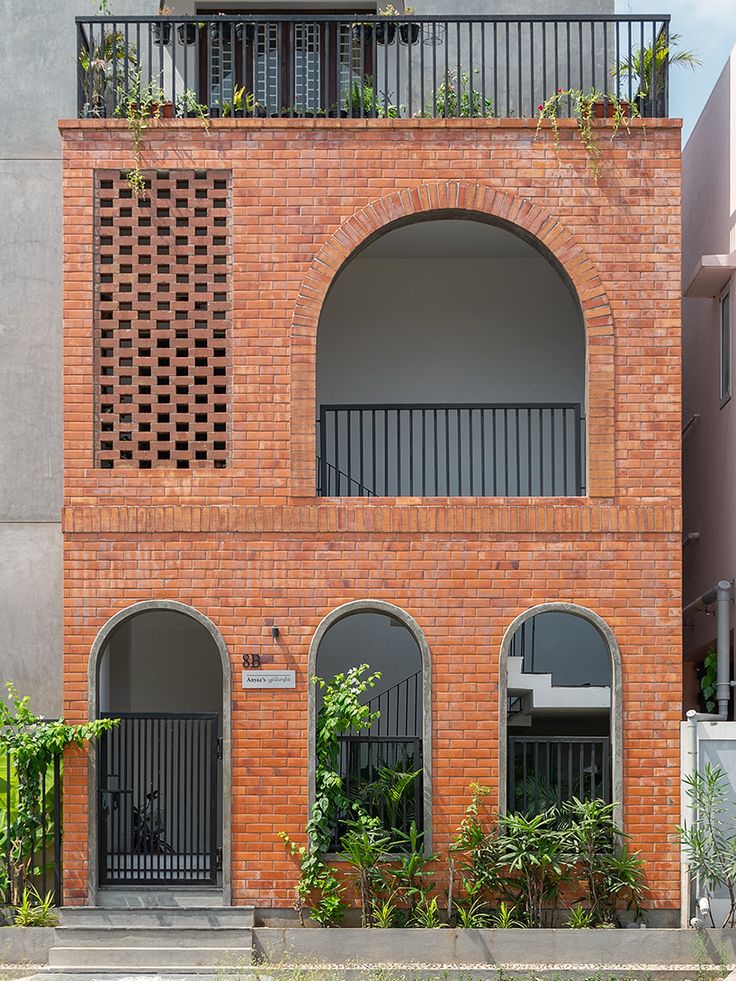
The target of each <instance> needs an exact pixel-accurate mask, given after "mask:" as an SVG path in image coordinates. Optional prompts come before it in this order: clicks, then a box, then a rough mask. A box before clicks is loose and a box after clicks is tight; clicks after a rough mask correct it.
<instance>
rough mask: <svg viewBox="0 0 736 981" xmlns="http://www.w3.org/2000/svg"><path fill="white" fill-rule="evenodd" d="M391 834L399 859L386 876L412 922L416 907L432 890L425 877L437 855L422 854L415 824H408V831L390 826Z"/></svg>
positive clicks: (421, 837) (421, 835) (419, 836)
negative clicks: (391, 882) (401, 900)
mask: <svg viewBox="0 0 736 981" xmlns="http://www.w3.org/2000/svg"><path fill="white" fill-rule="evenodd" d="M391 834H392V836H393V847H394V849H395V851H396V852H397V853H398V857H397V859H396V864H395V865H391V867H389V868H388V869H387V873H386V874H387V875H388V877H389V878H390V879H391V880H392V881H393V887H394V890H395V891H396V892H397V893H398V894H399V895H400V896H401V897H402V899H403V901H404V906H405V907H406V910H407V918H408V919H411V917H412V916H413V914H414V911H415V909H416V907H417V905H419V903H421V901H422V899H423V898H424V897H425V896H426V895H427V893H428V892H431V891H432V889H433V888H434V885H435V884H434V882H430V881H428V880H427V878H426V876H427V874H428V867H429V866H430V865H433V864H435V863H436V862H437V859H438V858H439V856H438V854H437V853H436V852H430V853H426V852H425V851H424V844H423V839H424V834H423V833H422V832H421V831H418V830H417V825H416V821H412V822H411V824H410V825H409V830H408V831H407V832H402V831H399V830H397V829H395V828H394V827H393V826H392V830H391Z"/></svg>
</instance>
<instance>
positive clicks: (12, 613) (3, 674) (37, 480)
mask: <svg viewBox="0 0 736 981" xmlns="http://www.w3.org/2000/svg"><path fill="white" fill-rule="evenodd" d="M114 6H115V11H116V13H119V14H132V13H147V12H148V13H150V12H152V11H153V10H154V9H155V7H156V4H155V3H153V2H151V0H116V2H115V5H114ZM93 8H94V4H92V3H87V2H86V0H85V2H84V3H80V0H57V2H55V3H53V4H51V5H44V6H36V5H34V4H28V3H25V2H23V0H2V3H1V4H0V19H1V20H2V24H3V30H2V32H0V65H2V66H3V72H4V76H5V78H7V79H11V78H12V79H13V84H12V85H6V86H3V87H2V88H0V115H1V116H2V119H3V139H2V146H0V214H2V216H3V220H2V224H1V225H0V227H1V229H2V231H1V232H0V554H1V555H2V559H3V561H2V562H0V684H2V683H4V682H5V681H13V682H14V683H15V685H16V686H17V688H18V689H19V691H20V692H21V693H22V694H29V695H30V696H31V704H32V707H33V708H34V709H35V710H36V711H37V712H39V713H41V714H44V715H49V716H52V715H58V714H59V712H60V711H61V655H62V638H61V528H60V518H61V496H62V487H61V416H62V413H61V140H60V138H59V133H58V129H57V121H58V119H59V118H67V117H69V116H74V115H76V43H75V30H74V17H75V16H76V15H78V14H83V13H85V12H89V13H92V12H94V10H93Z"/></svg>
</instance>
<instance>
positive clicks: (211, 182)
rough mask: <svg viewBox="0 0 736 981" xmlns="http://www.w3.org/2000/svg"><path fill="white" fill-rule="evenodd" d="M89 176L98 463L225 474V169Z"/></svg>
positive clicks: (228, 292) (228, 267)
mask: <svg viewBox="0 0 736 981" xmlns="http://www.w3.org/2000/svg"><path fill="white" fill-rule="evenodd" d="M146 184H147V189H146V192H145V194H144V195H143V196H142V197H141V198H140V199H139V200H138V201H136V200H135V198H134V197H133V195H132V192H131V190H130V188H129V187H128V184H127V182H126V179H125V175H124V174H121V173H120V172H119V171H97V172H96V175H95V194H96V197H95V200H96V215H95V291H96V295H95V325H94V330H95V356H96V369H95V370H96V383H95V388H96V392H95V395H96V398H95V421H96V426H95V441H96V459H97V464H98V466H100V467H105V468H108V469H109V468H113V467H115V468H117V467H135V468H140V469H148V468H151V467H173V468H179V469H188V468H190V467H225V466H226V465H227V462H228V456H229V451H230V433H229V415H230V402H229V397H230V391H229V371H230V362H229V329H230V314H231V302H232V300H231V283H230V277H231V260H230V254H231V228H230V211H231V209H230V173H229V172H228V171H213V170H207V171H199V170H171V171H158V172H155V173H148V174H146Z"/></svg>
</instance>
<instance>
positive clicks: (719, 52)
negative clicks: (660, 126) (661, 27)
mask: <svg viewBox="0 0 736 981" xmlns="http://www.w3.org/2000/svg"><path fill="white" fill-rule="evenodd" d="M616 12H617V13H621V14H672V28H671V29H672V32H673V33H675V34H682V40H681V42H680V47H681V48H685V49H687V50H689V51H693V52H695V54H697V55H698V57H699V58H700V60H701V61H702V62H703V64H702V66H701V67H700V68H697V69H696V70H695V71H691V70H690V69H689V68H687V67H675V68H673V69H672V75H671V81H670V115H671V116H682V117H683V119H684V130H683V142H685V141H686V140H687V138H688V136H689V134H690V132H691V131H692V128H693V126H694V125H695V123H696V121H697V119H698V116H699V115H700V111H701V109H702V108H703V106H704V105H705V103H706V101H707V99H708V96H709V95H710V92H711V90H712V88H713V86H714V85H715V83H716V81H717V79H718V76H719V75H720V74H721V70H722V69H723V66H724V65H725V63H726V59H727V58H728V55H729V52H730V51H731V48H733V46H734V45H736V0H616Z"/></svg>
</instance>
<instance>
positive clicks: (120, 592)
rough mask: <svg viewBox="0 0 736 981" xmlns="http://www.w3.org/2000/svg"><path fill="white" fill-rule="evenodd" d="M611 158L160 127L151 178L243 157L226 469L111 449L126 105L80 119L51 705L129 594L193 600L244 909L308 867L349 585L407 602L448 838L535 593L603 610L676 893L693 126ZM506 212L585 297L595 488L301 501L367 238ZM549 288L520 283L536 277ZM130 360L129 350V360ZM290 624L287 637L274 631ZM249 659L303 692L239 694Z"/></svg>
mask: <svg viewBox="0 0 736 981" xmlns="http://www.w3.org/2000/svg"><path fill="white" fill-rule="evenodd" d="M608 126H609V124H608V123H607V122H605V121H603V122H601V123H600V124H595V133H596V136H597V138H598V139H599V140H600V141H601V146H602V148H603V154H602V165H603V170H602V175H601V179H600V182H599V184H598V185H596V184H595V183H594V182H593V181H592V179H591V177H590V173H589V170H588V165H587V158H586V154H585V151H584V149H583V148H582V147H581V145H580V141H579V138H578V134H577V132H576V130H575V125H574V121H572V122H571V123H569V124H568V121H566V120H561V121H560V137H561V139H560V151H559V158H558V157H557V155H556V153H555V148H554V145H553V142H552V140H551V139H550V138H549V134H548V133H547V132H543V133H542V134H541V135H540V138H539V139H538V140H536V141H535V138H534V131H535V124H534V122H533V121H529V120H527V121H524V120H521V121H517V120H509V121H507V120H457V121H449V120H448V121H445V120H213V121H212V123H211V125H210V128H209V131H207V132H206V131H204V130H203V129H202V127H201V125H200V124H198V123H197V122H196V121H158V122H157V121H153V122H152V123H151V126H150V127H149V128H148V129H147V130H146V135H145V138H144V146H143V155H144V167H145V168H146V170H150V171H151V172H154V171H169V170H170V171H171V172H172V173H173V171H175V170H177V169H190V170H205V171H220V170H222V168H223V166H227V168H228V169H229V170H230V171H231V173H232V313H231V333H230V345H229V347H228V357H229V358H230V362H229V363H230V371H231V389H230V398H231V414H230V415H231V421H232V429H231V431H230V436H231V440H230V443H229V456H228V466H227V468H226V469H224V470H215V469H214V468H210V465H209V461H208V465H207V467H192V468H191V469H187V470H176V469H175V468H174V467H173V465H172V466H169V467H166V466H162V465H160V464H158V463H156V464H155V465H153V466H152V468H151V469H150V470H141V469H140V468H138V467H137V466H135V465H133V466H131V465H130V463H129V461H123V465H120V464H119V463H118V462H117V460H116V462H115V466H114V468H113V469H105V470H101V469H99V467H97V465H96V463H97V450H96V445H97V444H96V441H97V438H98V437H97V435H96V433H95V428H94V426H95V424H94V405H95V399H96V386H97V384H98V376H97V374H96V365H95V356H94V350H93V344H92V343H91V340H90V338H91V325H92V324H93V323H94V316H95V288H94V278H93V270H94V248H95V245H94V243H95V212H94V197H95V172H96V171H99V170H101V169H103V170H106V171H107V170H109V171H117V172H119V171H121V170H124V169H126V167H129V166H130V137H129V134H128V132H127V129H126V126H125V122H124V121H116V120H83V121H70V122H68V123H63V124H62V134H63V137H64V209H65V231H64V235H65V239H64V262H65V286H64V330H65V335H64V337H65V342H64V383H65V387H64V392H65V395H64V399H65V401H64V413H65V435H64V441H65V442H64V450H65V485H64V501H65V509H64V517H63V527H64V538H65V544H64V600H65V614H64V616H65V627H64V629H65V648H64V650H65V660H64V700H65V713H66V715H67V717H68V718H69V719H71V720H76V719H81V718H84V717H85V715H86V712H87V700H88V690H87V668H88V662H89V652H90V648H91V646H92V644H93V642H94V639H95V636H96V635H97V633H98V631H99V630H100V629H101V628H103V627H104V625H105V623H106V622H107V621H108V620H109V618H110V617H111V616H113V615H114V614H115V613H117V612H119V611H120V610H123V609H125V608H126V607H128V606H130V605H132V604H133V603H136V602H140V601H145V600H154V599H163V600H177V601H179V602H181V603H186V604H188V605H191V606H193V607H195V608H196V609H197V610H199V611H200V612H201V613H203V614H205V615H207V616H208V617H209V618H210V619H211V620H212V621H213V623H214V624H215V626H216V627H217V628H218V630H219V631H220V632H221V634H222V636H223V638H224V641H225V643H226V645H227V648H228V651H229V654H230V657H231V660H232V665H233V677H234V679H235V684H234V688H233V691H232V710H233V719H232V721H233V746H232V769H233V794H232V827H231V842H232V864H231V873H232V886H233V901H234V902H237V903H254V904H255V905H257V906H281V907H288V906H290V905H291V902H292V900H293V886H294V882H295V878H296V871H295V867H294V864H293V862H292V861H291V860H290V859H289V858H288V856H287V855H286V851H285V849H284V847H283V845H282V843H281V842H280V841H279V840H278V839H277V836H276V833H277V832H278V831H279V830H281V829H284V830H286V831H287V832H288V833H289V834H291V835H293V836H295V837H297V838H298V837H299V836H300V835H301V834H302V833H303V827H304V821H305V818H306V806H307V805H306V801H307V731H306V729H307V690H308V684H309V679H308V678H307V656H308V651H309V645H310V641H311V639H312V637H313V634H314V631H315V629H316V627H317V625H318V624H319V622H320V620H321V619H322V618H323V617H324V616H325V615H326V614H327V613H329V612H330V611H331V610H333V609H334V608H335V607H337V606H339V605H340V604H342V603H345V602H349V601H351V600H365V599H370V598H374V599H378V600H385V601H388V602H390V603H394V604H396V605H398V606H400V607H402V608H403V609H405V610H406V611H407V612H408V613H409V614H411V616H413V617H414V618H415V619H416V621H417V622H418V623H419V625H420V626H421V628H422V630H423V631H424V633H425V636H426V638H427V642H428V644H429V648H430V651H431V657H432V674H433V695H432V697H433V704H432V717H433V734H432V748H431V754H432V760H431V762H432V769H433V796H434V800H433V828H432V830H433V848H437V849H440V850H442V849H445V848H446V847H447V844H448V842H449V840H450V837H451V835H452V834H453V831H454V829H455V828H456V827H457V825H458V823H459V822H460V820H461V818H462V815H463V810H464V807H465V805H466V803H467V800H468V785H469V784H470V782H471V781H479V782H481V783H485V784H488V785H489V786H490V787H492V788H493V789H494V790H495V791H497V789H498V776H499V774H498V745H499V733H498V674H499V671H498V662H499V652H500V647H501V642H502V639H503V636H504V632H505V630H506V629H507V628H508V626H509V624H510V623H511V622H512V620H513V619H514V617H516V616H517V615H518V614H519V613H521V612H523V611H524V610H526V609H528V608H529V607H530V606H533V605H535V604H538V603H544V602H552V601H562V602H571V603H576V604H579V605H581V606H584V607H587V608H589V609H591V610H594V611H595V612H596V613H597V614H599V615H600V616H601V617H602V618H603V619H604V620H605V621H606V622H607V623H608V625H609V626H610V627H611V629H612V630H613V632H614V634H615V636H616V639H617V641H618V644H619V647H620V650H621V657H622V680H623V747H624V763H623V776H624V800H623V814H624V822H625V826H626V830H627V831H628V832H629V833H630V834H631V835H632V842H631V845H632V847H634V848H638V849H641V850H642V854H643V857H644V860H645V863H646V872H647V877H648V883H649V886H650V889H651V894H650V904H651V905H653V906H655V907H659V908H663V909H673V908H676V907H677V906H678V904H679V851H678V846H677V835H676V830H675V828H676V824H677V822H678V818H679V720H680V718H681V644H680V621H681V617H680V605H681V600H680V561H681V543H680V536H681V532H680V458H679V447H680V336H679V335H680V306H679V303H680V301H679V292H680V274H679V250H680V202H679V181H680V130H679V125H678V124H677V123H676V122H657V121H653V122H649V121H647V122H646V133H643V131H642V130H643V128H644V124H640V123H638V122H637V123H635V124H634V125H633V126H632V129H631V133H630V134H629V133H621V134H619V136H618V137H617V139H616V140H615V141H614V142H613V143H611V141H610V139H609V136H610V132H609V130H608ZM423 211H443V212H447V213H448V214H450V213H454V214H456V215H457V214H458V213H460V214H466V215H469V214H472V213H479V214H483V215H484V216H485V217H486V218H490V219H501V220H506V221H510V222H512V223H513V224H515V225H518V226H520V227H521V228H523V229H526V233H527V234H531V235H534V236H536V237H538V238H539V239H540V240H541V241H542V242H543V243H545V246H546V248H547V249H548V251H549V252H550V253H551V254H552V255H553V256H554V257H555V258H556V260H557V261H558V263H559V264H560V265H561V266H562V267H563V269H564V270H565V272H566V274H567V276H568V278H569V279H570V281H571V282H572V284H573V286H574V288H575V289H576V291H577V293H578V298H579V300H580V305H581V308H582V310H583V318H584V323H585V328H586V339H587V378H588V392H587V401H588V427H589V432H588V458H589V461H590V462H589V473H588V485H587V486H588V487H589V496H588V497H587V498H585V499H575V498H566V499H560V500H553V499H515V500H511V499H492V500H482V499H479V498H475V499H431V500H428V501H426V502H425V501H422V500H421V499H417V498H414V499H404V500H397V499H361V500H329V499H318V498H316V497H315V481H314V453H315V446H314V425H315V423H314V420H315V404H314V397H315V396H314V376H315V350H316V333H317V328H318V321H319V313H320V309H321V304H322V301H323V298H324V296H325V295H326V292H327V290H328V289H329V286H330V284H331V282H332V281H333V279H334V277H335V275H337V274H338V272H339V269H340V268H341V266H342V265H343V264H344V262H345V261H346V260H347V259H348V257H349V255H350V254H351V252H352V250H353V249H354V248H355V247H356V246H358V245H359V244H360V243H361V242H363V241H365V240H366V239H367V238H368V237H369V236H370V235H372V234H374V233H375V232H376V230H377V229H380V228H383V227H385V226H387V225H390V224H391V223H392V222H395V221H397V220H401V219H403V218H406V217H408V216H411V215H412V214H416V213H419V212H423ZM530 288H533V284H531V285H530ZM116 356H117V355H116ZM272 625H276V626H278V627H279V637H278V638H277V639H274V638H273V637H272V635H271V626H272ZM244 653H258V654H260V655H261V657H262V659H263V662H264V666H266V667H272V668H279V669H287V668H288V669H293V670H295V672H296V678H297V685H296V689H294V690H283V691H280V692H278V693H276V692H273V691H258V690H255V689H253V690H248V691H244V690H242V689H241V688H240V687H239V685H238V681H239V668H240V663H241V658H242V655H243V654H244ZM88 793H89V788H88V764H87V760H86V758H85V756H84V754H80V753H77V752H73V753H70V754H69V758H68V760H67V766H66V769H65V889H66V893H67V895H66V898H67V901H68V902H71V903H82V902H85V901H87V899H88V865H87V855H88V830H87V829H88V825H87V821H88V816H87V815H88Z"/></svg>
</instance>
